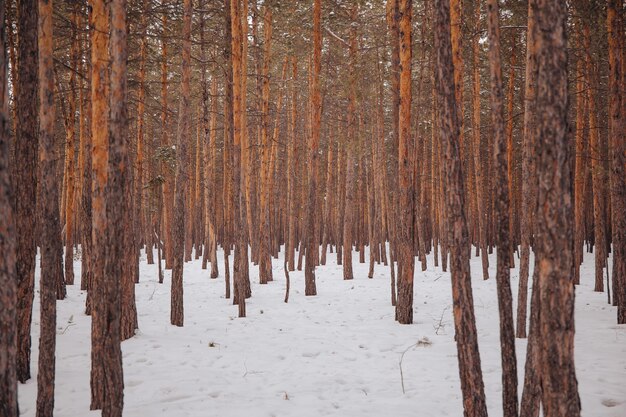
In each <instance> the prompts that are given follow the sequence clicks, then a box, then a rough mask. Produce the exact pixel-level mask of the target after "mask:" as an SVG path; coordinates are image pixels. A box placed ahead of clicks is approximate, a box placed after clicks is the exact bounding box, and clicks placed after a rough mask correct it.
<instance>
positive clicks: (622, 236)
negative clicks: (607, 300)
mask: <svg viewBox="0 0 626 417" xmlns="http://www.w3.org/2000/svg"><path fill="white" fill-rule="evenodd" d="M620 13H621V15H620ZM623 19H624V17H623V1H622V0H608V8H607V30H608V33H609V95H610V102H609V127H610V149H611V204H612V207H611V214H612V219H611V220H612V228H611V230H612V233H613V236H612V241H613V304H614V305H617V323H618V324H626V168H625V167H626V139H625V138H626V121H624V117H626V114H624V89H623V88H624V84H623V80H624V74H623V73H622V71H623V67H624V63H623V62H622V59H623V57H622V52H621V48H624V20H623ZM581 249H582V248H581Z"/></svg>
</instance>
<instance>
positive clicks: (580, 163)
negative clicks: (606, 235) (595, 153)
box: [574, 20, 589, 284]
mask: <svg viewBox="0 0 626 417" xmlns="http://www.w3.org/2000/svg"><path fill="white" fill-rule="evenodd" d="M579 22H580V20H578V21H577V23H578V24H579ZM577 39H578V45H579V46H580V47H582V45H583V42H582V41H581V36H580V35H579V36H578V37H577ZM585 82H586V79H585V60H584V59H582V58H579V59H578V61H577V62H576V134H575V142H576V143H575V147H576V156H575V157H576V159H575V173H574V284H580V265H581V264H582V262H583V245H584V241H585V218H584V210H585V177H586V172H587V171H588V169H589V168H588V158H587V155H586V152H585V151H586V148H587V146H586V145H587V143H586V142H587V137H586V136H585V121H586V119H587V118H586V117H585V116H586V114H587V94H586V92H585Z"/></svg>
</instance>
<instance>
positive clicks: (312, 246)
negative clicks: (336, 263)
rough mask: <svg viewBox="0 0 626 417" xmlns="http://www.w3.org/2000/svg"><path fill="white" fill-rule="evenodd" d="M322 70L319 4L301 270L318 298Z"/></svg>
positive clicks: (316, 1)
mask: <svg viewBox="0 0 626 417" xmlns="http://www.w3.org/2000/svg"><path fill="white" fill-rule="evenodd" d="M321 70H322V1H321V0H314V3H313V63H312V73H311V140H310V143H309V154H310V158H309V161H308V163H309V190H308V201H307V211H306V222H307V224H306V231H305V236H304V238H305V239H306V242H307V245H306V266H305V270H304V275H305V276H304V281H305V290H304V292H305V294H306V295H317V289H316V286H315V264H316V263H317V259H318V252H319V245H318V242H317V240H316V239H315V213H316V204H315V203H316V198H315V196H316V192H317V170H318V150H319V144H320V129H321V119H322V96H321V93H320V73H321Z"/></svg>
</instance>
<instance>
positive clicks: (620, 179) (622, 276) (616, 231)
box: [607, 0, 626, 324]
mask: <svg viewBox="0 0 626 417" xmlns="http://www.w3.org/2000/svg"><path fill="white" fill-rule="evenodd" d="M623 19H624V17H623V1H622V0H609V1H608V8H607V29H608V33H609V95H610V104H609V123H610V126H609V127H610V129H611V130H610V138H611V162H612V163H611V204H612V207H611V214H612V222H613V224H612V228H611V230H612V233H613V236H612V237H613V239H612V240H613V304H614V305H617V323H618V324H626V172H625V168H624V167H625V166H626V140H625V137H626V122H625V121H624V117H626V114H624V90H623V88H624V84H621V85H620V83H622V82H623V79H624V74H623V73H622V71H623V67H624V63H623V62H622V59H623V57H622V52H621V50H620V49H621V48H624V20H623Z"/></svg>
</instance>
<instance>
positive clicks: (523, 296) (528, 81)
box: [516, 0, 537, 338]
mask: <svg viewBox="0 0 626 417" xmlns="http://www.w3.org/2000/svg"><path fill="white" fill-rule="evenodd" d="M536 2H537V0H529V1H528V29H527V31H526V77H525V81H524V82H525V85H524V97H525V99H524V127H523V135H524V136H523V142H522V213H521V216H522V218H521V226H520V229H521V230H520V231H521V251H520V273H519V290H518V293H517V334H516V336H517V337H519V338H525V337H526V310H527V305H528V274H529V266H530V243H531V239H532V236H533V230H534V221H533V219H534V217H535V216H534V211H535V189H536V179H535V152H534V146H535V131H534V124H535V101H536V99H537V93H536V79H537V52H536V39H535V36H536V30H535V25H536V18H535V8H536V4H537V3H536Z"/></svg>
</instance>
